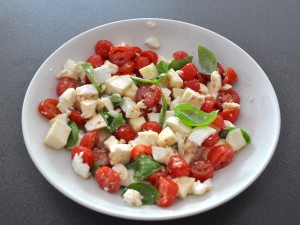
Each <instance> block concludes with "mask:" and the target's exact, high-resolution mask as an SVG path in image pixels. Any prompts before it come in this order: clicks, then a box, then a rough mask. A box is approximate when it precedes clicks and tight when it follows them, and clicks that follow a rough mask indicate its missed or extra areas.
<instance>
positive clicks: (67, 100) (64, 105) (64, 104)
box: [56, 88, 76, 113]
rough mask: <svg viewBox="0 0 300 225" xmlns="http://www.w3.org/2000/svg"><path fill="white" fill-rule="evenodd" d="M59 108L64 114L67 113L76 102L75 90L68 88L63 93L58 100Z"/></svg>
mask: <svg viewBox="0 0 300 225" xmlns="http://www.w3.org/2000/svg"><path fill="white" fill-rule="evenodd" d="M58 101H59V102H58V104H57V106H56V107H57V108H58V109H59V111H61V112H62V113H65V112H66V111H67V109H68V108H69V107H71V106H72V105H73V104H74V103H75V102H76V91H75V89H74V88H68V89H67V90H65V92H64V93H62V95H61V96H59V98H58Z"/></svg>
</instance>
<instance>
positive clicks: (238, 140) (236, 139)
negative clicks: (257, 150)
mask: <svg viewBox="0 0 300 225" xmlns="http://www.w3.org/2000/svg"><path fill="white" fill-rule="evenodd" d="M226 141H227V143H228V144H230V145H231V147H232V149H233V151H238V150H240V149H241V148H242V147H244V146H245V145H247V142H246V140H245V138H244V136H243V134H242V131H241V129H240V128H235V129H233V130H231V131H229V133H228V134H227V136H226Z"/></svg>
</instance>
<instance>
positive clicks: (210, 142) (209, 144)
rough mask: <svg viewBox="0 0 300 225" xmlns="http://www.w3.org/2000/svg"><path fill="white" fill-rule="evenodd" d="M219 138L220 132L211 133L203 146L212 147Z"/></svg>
mask: <svg viewBox="0 0 300 225" xmlns="http://www.w3.org/2000/svg"><path fill="white" fill-rule="evenodd" d="M219 140H220V137H219V132H216V133H214V134H211V135H209V137H208V138H206V139H205V140H204V141H203V143H202V146H204V147H212V146H214V145H215V144H216V143H217V142H218V141H219Z"/></svg>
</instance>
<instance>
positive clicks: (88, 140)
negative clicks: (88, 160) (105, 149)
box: [79, 130, 99, 149]
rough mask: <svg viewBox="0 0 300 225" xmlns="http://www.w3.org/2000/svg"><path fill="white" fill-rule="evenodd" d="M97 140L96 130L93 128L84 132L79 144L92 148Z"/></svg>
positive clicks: (96, 143)
mask: <svg viewBox="0 0 300 225" xmlns="http://www.w3.org/2000/svg"><path fill="white" fill-rule="evenodd" d="M98 142H99V137H98V132H97V131H95V130H91V131H88V132H86V133H85V135H83V137H82V139H81V140H80V143H79V145H80V146H84V147H87V148H89V149H93V148H95V147H96V146H97V145H98Z"/></svg>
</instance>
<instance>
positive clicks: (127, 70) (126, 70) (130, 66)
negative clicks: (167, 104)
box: [119, 60, 135, 74]
mask: <svg viewBox="0 0 300 225" xmlns="http://www.w3.org/2000/svg"><path fill="white" fill-rule="evenodd" d="M134 69H135V66H134V63H133V61H131V60H129V61H128V62H126V63H125V64H123V65H121V66H120V67H119V72H120V73H121V74H132V73H133V70H134Z"/></svg>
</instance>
